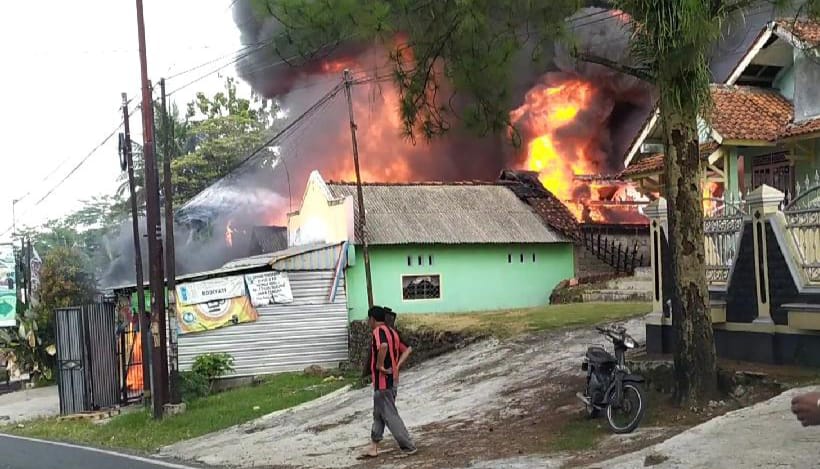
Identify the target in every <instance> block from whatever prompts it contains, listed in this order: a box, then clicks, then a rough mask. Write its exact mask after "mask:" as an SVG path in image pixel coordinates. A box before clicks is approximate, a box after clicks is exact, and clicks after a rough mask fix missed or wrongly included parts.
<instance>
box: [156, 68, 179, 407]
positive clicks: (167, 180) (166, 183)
mask: <svg viewBox="0 0 820 469" xmlns="http://www.w3.org/2000/svg"><path fill="white" fill-rule="evenodd" d="M159 89H160V93H161V97H162V100H161V103H162V137H163V140H162V181H163V193H164V194H165V276H166V277H167V279H168V325H169V329H170V331H168V333H169V339H170V340H169V341H168V342H169V345H170V351H169V359H170V362H171V382H170V385H171V386H170V387H171V396H170V397H171V404H179V403H180V402H182V394H180V390H179V353H178V351H177V308H176V298H177V294H176V287H177V279H176V272H177V266H176V253H175V248H174V187H173V185H172V184H171V156H172V155H173V154H174V150H173V142H172V141H171V126H170V123H171V120H170V119H168V107H167V104H166V102H165V97H166V96H165V78H163V79H161V80H160V81H159Z"/></svg>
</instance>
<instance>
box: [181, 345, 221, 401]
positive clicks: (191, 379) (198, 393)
mask: <svg viewBox="0 0 820 469" xmlns="http://www.w3.org/2000/svg"><path fill="white" fill-rule="evenodd" d="M232 371H233V357H232V356H231V355H230V354H229V353H206V354H204V355H200V356H198V357H196V359H195V360H194V364H193V365H192V366H191V371H184V372H182V373H180V374H179V386H180V394H182V399H183V400H184V401H191V400H193V399H198V398H200V397H206V396H208V395H210V394H211V392H213V382H214V380H215V379H217V378H221V377H223V376H225V375H227V374H228V373H231V372H232Z"/></svg>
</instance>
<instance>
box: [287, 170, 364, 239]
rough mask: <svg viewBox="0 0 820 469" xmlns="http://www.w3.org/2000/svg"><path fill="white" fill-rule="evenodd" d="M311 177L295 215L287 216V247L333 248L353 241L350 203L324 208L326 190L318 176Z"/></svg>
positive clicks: (348, 201) (350, 199) (347, 201)
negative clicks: (322, 244)
mask: <svg viewBox="0 0 820 469" xmlns="http://www.w3.org/2000/svg"><path fill="white" fill-rule="evenodd" d="M314 174H315V176H314ZM314 174H311V176H310V179H309V180H308V184H307V188H306V189H305V196H304V199H303V201H302V205H301V208H300V210H299V212H295V213H292V214H290V215H289V216H288V245H289V246H301V245H305V244H312V243H327V244H337V243H341V242H343V241H347V240H349V239H353V199H352V198H350V197H348V198H346V199H344V201H342V202H341V203H338V204H335V205H334V204H328V199H329V198H330V197H329V191H328V188H327V186H326V185H325V183H324V182H323V181H322V180H321V177H320V176H319V175H318V173H314Z"/></svg>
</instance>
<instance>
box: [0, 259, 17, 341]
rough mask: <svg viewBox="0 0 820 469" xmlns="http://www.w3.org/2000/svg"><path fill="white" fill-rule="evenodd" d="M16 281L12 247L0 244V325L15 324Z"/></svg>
mask: <svg viewBox="0 0 820 469" xmlns="http://www.w3.org/2000/svg"><path fill="white" fill-rule="evenodd" d="M16 315H17V281H16V278H15V261H14V249H13V248H12V246H11V245H10V244H8V245H0V327H9V326H15V325H17V320H16Z"/></svg>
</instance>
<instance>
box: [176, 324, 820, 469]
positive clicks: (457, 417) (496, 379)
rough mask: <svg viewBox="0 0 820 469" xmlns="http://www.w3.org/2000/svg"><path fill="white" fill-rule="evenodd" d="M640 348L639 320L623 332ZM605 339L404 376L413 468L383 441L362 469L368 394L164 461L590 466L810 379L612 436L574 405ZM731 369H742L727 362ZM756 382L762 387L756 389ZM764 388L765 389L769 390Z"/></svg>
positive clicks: (576, 340)
mask: <svg viewBox="0 0 820 469" xmlns="http://www.w3.org/2000/svg"><path fill="white" fill-rule="evenodd" d="M626 326H627V328H628V330H629V331H630V333H631V334H632V335H633V336H634V337H635V338H636V339H638V340H639V341H643V329H644V328H643V324H642V323H641V322H640V320H632V321H630V322H628V323H626ZM603 342H604V340H603V339H602V338H601V337H600V336H599V335H598V334H597V333H595V331H594V330H590V329H574V330H561V331H553V332H548V333H541V334H534V335H530V336H526V337H519V338H516V339H511V340H505V341H500V342H499V341H495V340H488V341H484V342H481V343H477V344H473V345H471V346H469V347H466V348H464V349H462V350H458V351H455V352H452V353H450V354H447V355H445V356H442V357H438V358H435V359H433V360H430V361H428V362H425V363H422V364H421V365H419V366H418V367H416V368H414V369H412V370H408V371H407V372H406V373H405V374H403V375H402V383H401V385H400V388H399V393H398V401H397V402H398V406H399V410H400V412H401V413H402V415H403V417H404V419H405V422H406V423H407V425H408V427H409V428H410V430H411V433H412V434H413V436H414V438H415V439H416V441H417V443H418V446H419V453H418V454H416V455H414V456H412V457H411V458H405V459H402V458H398V457H397V456H398V455H399V454H400V453H399V451H398V449H397V448H396V447H395V443H394V442H393V440H392V438H390V436H389V435H387V437H386V439H385V442H384V443H383V445H382V446H383V449H384V450H385V453H384V454H383V455H382V456H380V457H379V458H377V459H373V460H359V459H357V456H359V455H360V454H361V452H362V451H363V449H364V447H365V445H366V444H367V441H368V436H369V428H370V423H371V408H372V407H371V406H372V401H371V400H372V394H371V390H370V389H358V390H346V391H344V392H339V393H335V394H333V395H329V396H326V397H324V398H321V399H319V400H316V401H313V402H309V403H306V404H304V405H302V406H299V407H296V408H293V409H289V410H286V411H283V412H278V413H275V414H271V415H269V416H266V417H263V418H261V419H259V420H256V421H254V422H251V423H249V424H246V425H242V426H239V427H234V428H231V429H228V430H226V431H223V432H220V433H217V434H212V435H206V436H204V437H201V438H198V439H195V440H190V441H186V442H182V443H179V444H176V445H174V446H171V447H168V448H165V449H164V450H163V451H162V455H164V456H171V457H176V458H181V459H185V460H189V461H197V462H200V463H204V464H211V465H217V466H230V467H267V468H308V467H309V468H341V467H353V468H357V469H372V468H377V467H379V468H385V467H387V468H394V469H410V468H413V469H438V468H467V467H470V468H484V467H486V468H509V469H523V468H559V467H580V466H587V465H595V464H598V463H601V462H603V461H608V460H610V459H612V458H615V457H618V456H620V455H624V454H627V453H630V452H633V451H638V450H641V449H642V448H646V447H649V446H651V445H654V444H656V443H660V442H662V441H665V440H667V439H669V438H671V437H673V436H674V435H677V434H679V433H681V432H684V431H685V430H687V429H689V428H691V427H693V426H695V425H698V424H700V423H702V422H705V421H707V420H709V419H711V418H714V417H716V416H720V415H723V414H725V413H727V412H730V411H733V410H735V409H738V408H741V407H744V406H746V405H749V404H751V403H755V402H759V401H762V400H765V399H768V398H770V397H772V396H775V395H777V394H779V393H780V392H782V387H781V386H780V385H779V384H777V383H774V384H772V383H768V382H767V383H762V381H761V378H760V376H763V374H766V376H768V373H771V374H776V376H775V378H776V379H779V380H784V381H789V380H791V381H800V380H804V379H805V380H811V379H816V378H817V376H816V375H815V374H812V373H807V374H801V373H803V372H802V370H799V369H798V370H791V371H790V370H784V369H782V368H772V369H770V370H769V369H766V368H765V367H761V368H763V369H760V368H758V369H752V372H753V373H752V375H753V378H752V379H751V382H750V384H748V385H747V386H746V389H745V390H744V393H743V395H742V396H739V397H732V398H727V399H725V400H722V401H716V402H713V403H711V405H709V406H708V407H706V408H704V409H698V410H696V411H691V410H682V409H679V408H677V407H676V406H674V405H672V403H671V402H670V400H669V398H668V396H665V395H662V394H657V393H654V392H651V393H650V396H649V401H650V402H649V409H650V411H649V412H648V414H647V416H646V418H645V420H644V422H643V424H642V426H641V428H639V429H638V431H636V432H634V433H633V434H630V435H626V436H616V435H612V434H611V433H610V432H609V430H608V429H607V428H606V422H605V421H604V420H603V419H596V420H590V419H588V418H587V417H586V416H585V415H584V413H583V410H582V408H581V405H580V403H579V402H578V400H577V398H576V397H575V393H576V392H577V391H579V390H581V389H582V387H583V372H582V371H581V370H580V362H581V358H582V357H583V354H584V351H585V350H586V347H587V346H588V345H590V344H600V343H603ZM723 365H724V366H725V367H729V368H732V367H734V368H733V369H734V370H747V369H749V366H747V365H744V364H737V363H734V364H733V363H724V364H723ZM758 381H761V383H760V384H759V385H758V384H755V383H756V382H758ZM769 381H771V379H769Z"/></svg>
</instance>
